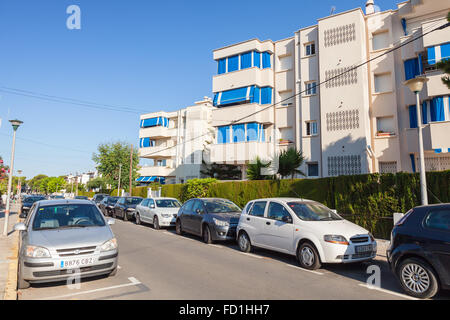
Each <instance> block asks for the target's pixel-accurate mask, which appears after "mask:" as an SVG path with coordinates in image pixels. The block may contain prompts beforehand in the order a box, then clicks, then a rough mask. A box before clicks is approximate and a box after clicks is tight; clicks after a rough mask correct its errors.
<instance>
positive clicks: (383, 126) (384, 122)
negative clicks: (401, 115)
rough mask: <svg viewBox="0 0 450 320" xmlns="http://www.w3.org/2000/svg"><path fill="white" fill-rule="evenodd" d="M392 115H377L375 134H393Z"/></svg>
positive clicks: (393, 123)
mask: <svg viewBox="0 0 450 320" xmlns="http://www.w3.org/2000/svg"><path fill="white" fill-rule="evenodd" d="M394 128H395V122H394V117H377V136H392V135H395V130H394Z"/></svg>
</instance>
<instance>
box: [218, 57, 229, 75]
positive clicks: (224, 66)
mask: <svg viewBox="0 0 450 320" xmlns="http://www.w3.org/2000/svg"><path fill="white" fill-rule="evenodd" d="M225 72H227V59H225V58H223V59H220V60H219V66H218V71H217V73H218V74H222V73H225Z"/></svg>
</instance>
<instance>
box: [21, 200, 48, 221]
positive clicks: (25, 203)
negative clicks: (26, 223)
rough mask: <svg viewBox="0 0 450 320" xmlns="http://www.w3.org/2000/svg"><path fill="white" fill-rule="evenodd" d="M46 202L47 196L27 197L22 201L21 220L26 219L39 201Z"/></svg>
mask: <svg viewBox="0 0 450 320" xmlns="http://www.w3.org/2000/svg"><path fill="white" fill-rule="evenodd" d="M41 200H46V198H45V196H27V197H25V198H24V199H23V200H22V206H21V214H20V218H26V217H27V215H28V212H29V211H30V209H31V207H32V206H33V204H34V203H35V202H37V201H41Z"/></svg>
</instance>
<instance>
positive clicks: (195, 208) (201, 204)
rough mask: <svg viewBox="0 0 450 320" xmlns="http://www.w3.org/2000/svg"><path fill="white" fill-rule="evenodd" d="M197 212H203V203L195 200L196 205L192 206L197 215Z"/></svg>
mask: <svg viewBox="0 0 450 320" xmlns="http://www.w3.org/2000/svg"><path fill="white" fill-rule="evenodd" d="M197 210H199V211H200V212H203V211H204V209H203V203H202V202H201V201H200V200H195V203H194V205H193V206H192V212H194V213H197Z"/></svg>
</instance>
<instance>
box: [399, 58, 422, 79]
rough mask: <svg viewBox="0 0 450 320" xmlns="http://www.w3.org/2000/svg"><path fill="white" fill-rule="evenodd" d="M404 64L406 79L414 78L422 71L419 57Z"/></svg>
mask: <svg viewBox="0 0 450 320" xmlns="http://www.w3.org/2000/svg"><path fill="white" fill-rule="evenodd" d="M403 64H404V68H405V80H409V79H413V78H415V77H416V76H418V75H419V74H421V73H422V72H421V70H420V64H419V59H418V58H414V59H409V60H406V61H405V62H404V63H403Z"/></svg>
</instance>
